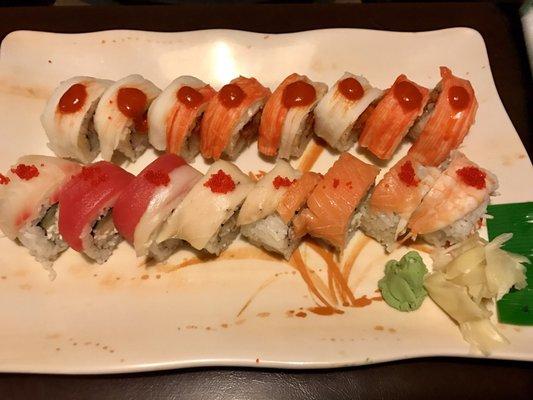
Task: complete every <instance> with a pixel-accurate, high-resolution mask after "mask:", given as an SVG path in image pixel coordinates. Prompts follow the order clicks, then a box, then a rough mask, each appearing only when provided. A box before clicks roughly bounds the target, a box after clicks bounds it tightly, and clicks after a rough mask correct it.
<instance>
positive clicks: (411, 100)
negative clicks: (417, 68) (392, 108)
mask: <svg viewBox="0 0 533 400" xmlns="http://www.w3.org/2000/svg"><path fill="white" fill-rule="evenodd" d="M393 94H394V97H395V98H396V100H397V101H398V103H400V106H401V107H402V108H403V109H404V111H412V110H416V109H417V108H419V107H420V105H421V103H422V94H421V93H420V90H418V88H417V87H416V86H415V85H413V84H412V83H411V82H409V81H401V82H398V83H397V84H396V85H394V89H393Z"/></svg>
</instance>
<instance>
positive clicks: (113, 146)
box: [94, 75, 161, 161]
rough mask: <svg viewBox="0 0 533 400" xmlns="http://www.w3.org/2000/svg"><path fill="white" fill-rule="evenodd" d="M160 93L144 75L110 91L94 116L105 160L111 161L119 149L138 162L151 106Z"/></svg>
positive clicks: (104, 96) (117, 84)
mask: <svg viewBox="0 0 533 400" xmlns="http://www.w3.org/2000/svg"><path fill="white" fill-rule="evenodd" d="M159 93H161V90H160V89H159V88H157V87H156V86H155V85H154V84H153V83H152V82H150V81H149V80H146V79H144V78H143V77H142V76H141V75H129V76H127V77H125V78H122V79H120V80H119V81H116V82H115V83H114V84H112V85H111V86H110V87H109V88H107V90H106V91H105V92H104V93H103V95H102V97H101V99H100V102H99V103H98V106H97V107H96V112H95V113H94V127H95V128H96V132H97V133H98V139H99V140H100V150H101V152H102V158H103V159H104V160H106V161H111V157H112V156H113V153H114V152H115V150H116V151H118V152H120V153H122V154H124V156H126V157H127V158H128V159H130V160H132V161H135V160H136V159H137V158H138V157H139V156H140V155H141V154H142V153H143V152H144V150H146V147H147V146H148V122H147V112H148V107H150V104H151V103H152V101H153V100H154V99H155V98H156V97H157V96H158V95H159Z"/></svg>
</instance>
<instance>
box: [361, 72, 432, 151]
mask: <svg viewBox="0 0 533 400" xmlns="http://www.w3.org/2000/svg"><path fill="white" fill-rule="evenodd" d="M428 100H429V89H426V88H425V87H422V86H420V85H417V84H416V83H414V82H413V81H410V80H409V79H407V77H406V76H405V75H400V76H399V77H398V78H396V81H395V82H394V84H393V85H392V87H391V88H390V89H389V90H387V93H386V94H385V95H384V96H383V98H382V99H381V100H380V101H379V102H378V103H377V105H376V108H375V109H374V112H372V114H371V115H370V117H368V119H367V121H366V123H365V127H364V128H363V132H362V133H361V136H360V137H359V145H360V146H361V147H366V148H367V149H368V150H369V151H370V152H371V153H372V154H374V155H375V156H376V157H378V158H380V159H382V160H389V159H390V158H391V157H392V155H393V154H394V152H395V151H396V149H397V148H398V146H399V145H400V143H401V141H402V139H403V138H404V137H405V135H407V133H408V132H409V130H410V129H411V127H412V126H413V124H414V123H415V121H416V120H417V118H418V117H420V116H421V115H422V112H423V111H424V107H425V106H426V103H427V102H428Z"/></svg>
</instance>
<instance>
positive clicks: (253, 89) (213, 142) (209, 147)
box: [200, 76, 270, 160]
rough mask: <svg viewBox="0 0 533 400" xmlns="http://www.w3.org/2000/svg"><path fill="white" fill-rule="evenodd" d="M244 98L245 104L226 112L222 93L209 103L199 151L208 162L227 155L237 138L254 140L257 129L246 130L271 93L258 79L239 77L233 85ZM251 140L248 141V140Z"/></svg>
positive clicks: (203, 120)
mask: <svg viewBox="0 0 533 400" xmlns="http://www.w3.org/2000/svg"><path fill="white" fill-rule="evenodd" d="M230 83H231V84H233V85H237V86H238V87H239V88H241V89H242V91H243V92H244V94H245V97H244V99H243V100H242V102H241V103H240V104H239V105H238V106H236V107H232V108H226V106H224V104H223V103H222V102H221V100H220V92H219V93H218V95H217V96H215V97H213V99H212V100H211V101H210V102H209V104H208V106H207V109H206V111H205V113H204V117H203V119H202V123H201V127H200V151H201V153H202V155H203V156H204V157H205V158H213V159H215V160H218V159H219V158H220V157H221V156H222V153H224V152H225V151H226V150H227V148H228V146H229V145H230V142H231V141H232V137H233V136H234V135H238V134H239V133H240V131H244V132H243V136H244V135H246V136H247V137H243V138H242V139H243V140H245V141H246V143H249V142H250V141H251V139H252V138H253V136H255V134H256V131H255V129H248V130H247V129H246V125H247V124H248V123H249V122H250V121H252V120H253V117H254V116H255V115H256V114H257V113H258V112H260V110H261V108H262V107H263V105H264V103H265V101H266V99H267V97H268V96H269V95H270V90H269V89H268V88H266V87H264V86H263V85H261V84H260V83H259V82H258V81H257V79H255V78H245V77H242V76H240V77H238V78H236V79H233V80H232V81H231V82H230ZM248 136H249V137H248Z"/></svg>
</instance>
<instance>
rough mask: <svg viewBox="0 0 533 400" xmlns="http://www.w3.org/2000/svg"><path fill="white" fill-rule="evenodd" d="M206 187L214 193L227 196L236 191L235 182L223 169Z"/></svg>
mask: <svg viewBox="0 0 533 400" xmlns="http://www.w3.org/2000/svg"><path fill="white" fill-rule="evenodd" d="M204 186H205V187H208V188H209V189H211V191H212V192H213V193H222V194H226V193H229V192H233V191H234V190H235V182H233V179H232V178H231V175H228V174H226V173H225V172H224V171H222V170H221V169H219V170H218V171H217V173H216V174H212V175H211V178H209V180H208V181H207V182H205V183H204Z"/></svg>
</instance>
